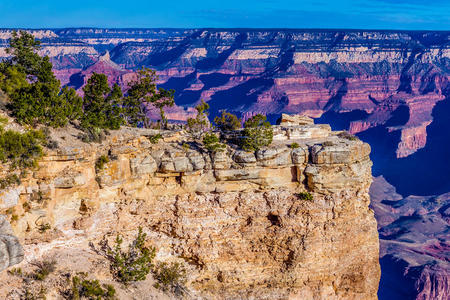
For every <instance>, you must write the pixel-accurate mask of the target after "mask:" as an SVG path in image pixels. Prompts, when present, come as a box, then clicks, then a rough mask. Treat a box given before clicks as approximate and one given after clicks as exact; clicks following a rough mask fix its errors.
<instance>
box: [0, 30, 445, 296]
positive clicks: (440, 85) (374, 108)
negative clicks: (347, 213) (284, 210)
mask: <svg viewBox="0 0 450 300" xmlns="http://www.w3.org/2000/svg"><path fill="white" fill-rule="evenodd" d="M10 33H11V30H0V58H2V57H6V56H7V55H6V53H5V52H4V49H5V47H6V45H7V43H8V38H9V37H10ZM33 33H34V35H35V36H36V37H37V38H39V39H40V40H41V41H42V49H41V54H44V55H48V56H49V57H50V58H51V60H52V62H53V64H54V71H55V73H56V74H57V76H58V78H59V79H60V80H61V82H62V83H63V84H67V85H69V86H72V87H74V88H75V89H77V91H79V92H80V93H81V88H82V87H83V85H84V84H85V82H86V80H87V78H88V77H89V76H90V74H92V73H93V72H102V73H105V74H107V75H108V77H109V80H110V83H113V82H118V83H119V84H120V85H121V86H122V88H123V89H124V91H125V90H126V88H127V84H128V82H130V81H131V80H132V79H133V76H134V72H135V71H136V70H137V69H139V68H141V67H150V68H153V69H155V70H156V71H157V74H158V75H159V82H158V83H159V86H160V87H163V88H166V89H174V90H175V102H176V105H175V106H174V107H173V108H170V109H169V110H168V112H167V115H168V117H169V118H170V119H171V120H172V121H174V122H183V121H185V120H186V118H188V117H190V116H192V115H193V114H194V109H193V107H194V106H195V105H196V104H197V103H198V102H199V101H200V99H204V100H205V101H207V102H208V104H209V105H210V107H211V117H212V118H213V117H214V116H215V115H217V114H218V113H219V112H220V111H221V110H227V111H229V112H232V113H235V114H237V115H238V116H240V117H242V118H243V119H246V118H248V117H250V116H252V115H254V114H256V113H264V114H266V115H267V116H268V118H269V120H271V122H272V123H275V121H276V120H277V119H278V118H279V117H280V115H281V114H282V113H290V114H293V113H301V114H303V115H307V116H310V117H313V118H315V122H316V123H323V124H330V125H331V127H332V129H333V130H348V131H349V132H351V133H353V134H356V135H357V136H358V137H359V138H360V139H361V140H363V141H364V142H367V143H369V144H370V146H371V147H372V151H371V154H370V158H371V160H372V161H373V163H374V165H373V167H372V173H373V175H374V177H375V183H374V185H373V186H372V189H371V201H372V204H371V207H372V208H373V209H374V211H375V217H376V218H377V221H378V229H379V234H380V241H381V246H380V247H381V251H380V255H381V256H380V262H381V268H382V278H381V284H380V290H379V295H378V296H379V298H380V299H392V298H393V297H401V298H402V299H439V298H437V295H439V297H442V298H441V299H447V298H448V297H449V294H450V291H449V289H450V288H449V284H448V282H449V281H450V279H449V277H450V271H449V270H450V267H449V258H448V255H446V253H448V249H449V247H450V242H449V240H450V239H449V224H450V223H449V222H450V220H449V218H448V205H449V204H448V195H447V193H448V192H450V177H449V175H448V168H449V166H450V160H449V159H450V158H449V156H448V153H449V151H450V142H449V141H450V132H449V130H448V129H447V128H450V118H449V115H450V84H449V76H450V38H449V37H450V32H449V31H380V30H319V29H317V30H307V29H304V30H302V29H298V30H296V29H91V28H72V29H54V30H33ZM152 117H153V118H157V117H158V116H157V113H155V114H153V115H152ZM382 191H384V192H382ZM437 201H438V202H439V203H438V202H437ZM434 221H435V223H433V222H434ZM430 222H431V223H433V224H439V225H436V226H431V225H430V224H431V223H430ZM421 224H424V225H421ZM419 225H420V226H419ZM409 226H412V227H411V228H409ZM399 280H401V282H404V289H403V290H395V288H394V287H396V282H398V281H399ZM391 293H392V294H391Z"/></svg>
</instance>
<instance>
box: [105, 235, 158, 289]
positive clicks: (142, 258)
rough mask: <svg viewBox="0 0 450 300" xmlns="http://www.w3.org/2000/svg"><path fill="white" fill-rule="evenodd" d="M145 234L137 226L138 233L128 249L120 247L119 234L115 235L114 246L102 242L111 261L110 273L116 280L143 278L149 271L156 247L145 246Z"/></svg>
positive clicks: (129, 280)
mask: <svg viewBox="0 0 450 300" xmlns="http://www.w3.org/2000/svg"><path fill="white" fill-rule="evenodd" d="M146 236H147V235H146V234H145V233H143V232H142V228H141V227H139V231H138V235H137V237H136V238H135V240H134V241H133V242H132V243H131V245H129V247H128V251H124V250H123V249H122V243H123V239H122V237H121V236H120V235H117V237H116V241H115V246H114V248H111V247H109V246H108V244H107V243H105V244H104V246H105V247H106V248H107V255H108V258H109V259H110V261H111V271H112V274H113V276H114V278H116V279H117V280H118V281H120V282H122V283H124V284H128V283H130V282H133V281H140V280H144V279H145V278H146V276H147V274H148V273H150V270H151V268H152V266H153V264H152V261H153V259H154V257H155V255H156V249H155V248H153V247H147V246H145V239H146Z"/></svg>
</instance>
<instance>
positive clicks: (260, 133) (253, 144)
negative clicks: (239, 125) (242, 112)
mask: <svg viewBox="0 0 450 300" xmlns="http://www.w3.org/2000/svg"><path fill="white" fill-rule="evenodd" d="M243 136H244V137H243V138H242V142H241V147H242V149H244V150H245V151H249V152H253V151H257V150H259V149H261V147H264V146H269V145H270V144H271V143H272V140H273V129H272V126H271V125H270V123H269V122H267V118H266V116H264V115H261V114H257V115H255V116H253V117H252V118H250V119H248V120H247V121H246V122H245V123H244V132H243Z"/></svg>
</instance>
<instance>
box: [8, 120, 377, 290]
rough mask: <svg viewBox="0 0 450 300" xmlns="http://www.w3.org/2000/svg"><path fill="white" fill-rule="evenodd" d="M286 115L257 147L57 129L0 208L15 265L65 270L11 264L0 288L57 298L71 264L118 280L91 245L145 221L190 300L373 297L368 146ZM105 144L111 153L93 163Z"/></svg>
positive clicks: (178, 136) (132, 132)
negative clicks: (34, 275)
mask: <svg viewBox="0 0 450 300" xmlns="http://www.w3.org/2000/svg"><path fill="white" fill-rule="evenodd" d="M285 118H287V122H282V123H281V125H279V126H275V127H274V141H273V144H272V145H271V146H269V147H266V148H263V149H260V150H258V151H256V152H245V151H242V150H239V148H238V147H234V146H233V145H231V144H230V145H228V146H227V149H225V151H219V152H213V153H210V152H208V151H206V150H205V149H203V148H202V147H198V145H197V146H196V144H195V143H193V142H192V138H190V136H189V135H188V134H186V132H185V131H184V130H171V131H164V130H152V129H136V128H134V129H133V128H123V129H121V130H119V131H111V133H110V135H109V136H108V137H107V139H106V140H105V141H104V142H103V143H101V144H87V143H83V142H82V141H80V140H79V139H77V138H76V136H77V134H76V133H77V132H76V131H77V130H75V129H74V128H72V129H70V128H69V129H68V128H64V129H59V130H55V131H54V132H52V133H51V138H52V140H54V141H56V142H57V143H58V145H59V146H58V148H57V149H46V155H45V156H44V158H43V159H42V160H41V162H40V164H39V168H38V169H37V170H35V171H33V172H30V173H29V174H28V175H27V177H26V178H24V179H23V180H22V182H21V183H20V184H19V185H15V186H12V187H9V188H7V189H6V190H4V191H1V192H0V209H1V210H2V211H4V210H7V209H13V211H14V214H16V215H17V216H18V218H9V220H10V222H11V225H12V228H13V229H14V232H15V234H16V235H17V237H18V238H19V239H20V241H21V242H22V244H23V248H24V253H25V256H24V261H23V262H21V263H20V264H18V265H17V266H16V267H20V268H21V269H22V270H30V268H33V262H35V261H37V260H42V259H45V258H52V259H54V260H56V261H57V270H56V271H55V274H53V275H51V276H50V277H49V278H50V279H48V280H45V281H43V282H42V281H41V282H33V281H31V282H30V280H28V281H24V282H23V281H22V280H19V279H17V277H15V276H14V275H11V274H8V273H6V272H3V273H2V274H0V282H2V284H1V287H0V297H1V298H5V299H6V298H7V299H21V296H23V293H24V290H23V284H25V286H27V289H28V290H29V291H32V292H35V293H38V291H39V289H42V286H44V288H45V290H46V291H47V295H48V297H50V298H52V299H61V295H63V294H64V291H66V289H67V281H66V280H67V276H70V275H67V274H74V273H75V272H87V273H88V274H90V276H95V277H94V278H97V279H99V280H101V281H102V282H112V278H111V274H110V273H109V270H108V268H107V266H108V263H107V262H106V260H105V259H104V258H102V256H101V255H99V254H98V253H97V252H96V251H94V249H95V248H96V247H97V248H98V247H99V241H101V240H103V239H106V240H108V239H109V240H113V239H114V237H115V236H116V234H117V233H120V234H121V235H122V236H123V237H124V240H126V241H129V240H131V238H132V236H133V235H134V234H135V233H136V230H137V227H138V226H141V227H142V228H143V229H144V231H145V232H146V233H147V234H148V239H149V242H150V243H151V244H152V245H154V246H155V247H156V249H157V255H156V259H157V260H159V261H178V262H180V263H182V264H184V265H185V266H186V269H187V272H188V282H187V288H188V290H189V295H188V296H189V297H190V298H192V299H198V298H199V297H200V298H206V299H237V298H249V299H250V298H258V299H377V289H378V282H379V279H380V266H379V262H378V257H379V241H378V233H377V226H376V220H375V217H374V214H373V211H372V210H371V209H370V208H369V203H370V198H369V193H368V192H369V187H370V185H371V182H372V177H371V165H372V163H371V161H370V158H369V154H370V146H369V145H368V144H366V143H363V142H361V141H360V140H358V139H355V138H354V137H351V136H350V137H349V136H348V135H345V134H342V133H341V132H333V131H331V128H330V126H327V125H317V124H313V122H312V119H307V118H304V117H303V118H300V119H296V118H289V117H287V116H286V117H285ZM156 134H161V136H162V138H161V140H159V141H157V142H156V141H154V140H153V139H152V137H153V136H155V135H156ZM182 143H190V145H191V146H190V148H186V147H182V146H181V144H182ZM293 143H296V144H297V146H296V147H291V146H290V145H291V144H293ZM101 156H107V157H108V158H109V159H108V161H107V162H106V163H105V165H104V166H103V167H102V168H99V167H98V166H96V162H97V161H98V159H99V157H101ZM4 172H7V168H2V173H4ZM305 193H310V195H311V198H308V197H304V196H303V195H305ZM25 203H26V204H25ZM42 224H46V225H48V228H49V229H48V230H46V231H43V230H40V228H41V227H40V226H39V225H42ZM15 263H17V261H16V262H15ZM65 274H66V275H65ZM115 284H116V286H117V290H118V295H119V296H120V299H136V298H138V299H154V298H156V299H160V298H164V297H167V295H166V296H165V295H164V294H162V293H161V292H159V294H158V291H157V290H155V289H154V288H153V287H152V285H151V284H149V283H148V281H147V282H146V284H136V285H132V286H131V287H123V286H120V285H119V284H117V283H115Z"/></svg>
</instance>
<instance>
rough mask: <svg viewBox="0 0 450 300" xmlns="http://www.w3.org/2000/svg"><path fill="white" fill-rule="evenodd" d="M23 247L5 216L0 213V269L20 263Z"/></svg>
mask: <svg viewBox="0 0 450 300" xmlns="http://www.w3.org/2000/svg"><path fill="white" fill-rule="evenodd" d="M22 260H23V249H22V246H21V245H20V243H19V239H18V238H17V237H15V236H14V233H13V231H12V229H11V225H10V224H9V222H8V221H7V220H6V218H5V216H3V215H0V271H2V270H4V269H6V268H8V267H10V266H13V265H15V264H18V263H20V262H21V261H22Z"/></svg>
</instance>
